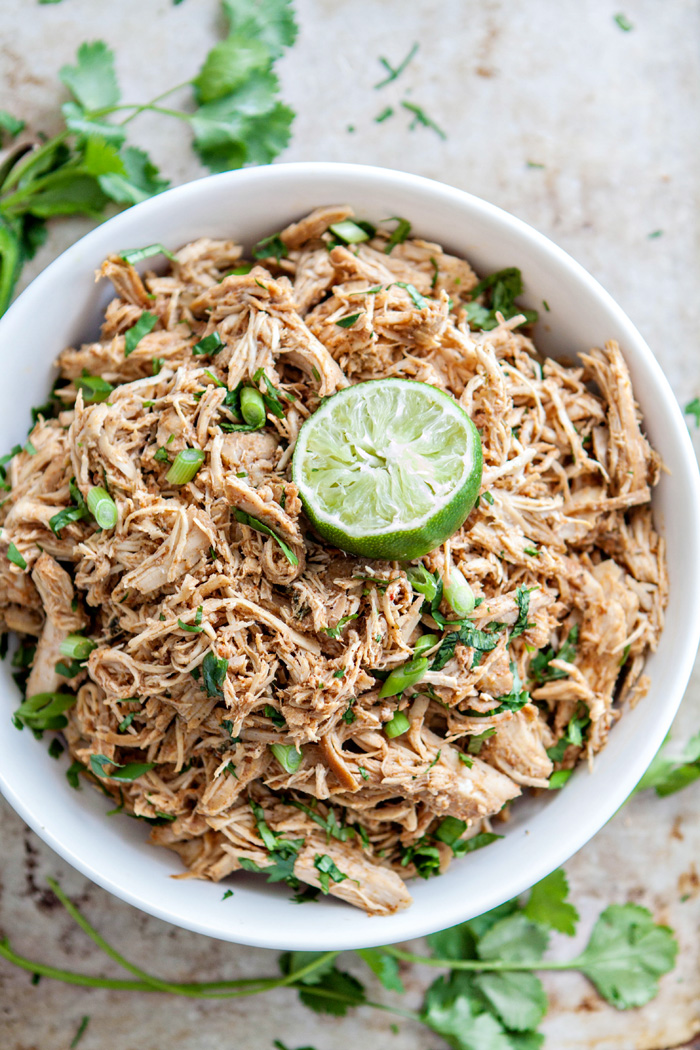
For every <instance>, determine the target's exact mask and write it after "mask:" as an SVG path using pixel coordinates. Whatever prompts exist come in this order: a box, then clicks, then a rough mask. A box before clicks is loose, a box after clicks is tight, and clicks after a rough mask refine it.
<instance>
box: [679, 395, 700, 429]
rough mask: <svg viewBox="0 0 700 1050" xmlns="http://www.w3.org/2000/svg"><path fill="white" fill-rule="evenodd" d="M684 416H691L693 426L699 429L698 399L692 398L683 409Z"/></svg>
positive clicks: (699, 406) (699, 400) (699, 402)
mask: <svg viewBox="0 0 700 1050" xmlns="http://www.w3.org/2000/svg"><path fill="white" fill-rule="evenodd" d="M683 412H684V413H685V415H686V416H693V418H694V419H695V426H696V427H700V397H694V398H693V400H692V401H689V402H688V404H687V405H686V406H685V408H684V409H683Z"/></svg>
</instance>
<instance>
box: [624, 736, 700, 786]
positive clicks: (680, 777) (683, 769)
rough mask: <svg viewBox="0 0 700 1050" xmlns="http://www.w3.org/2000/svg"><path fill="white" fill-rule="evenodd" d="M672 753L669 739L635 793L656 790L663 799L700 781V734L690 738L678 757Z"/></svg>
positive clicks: (662, 746)
mask: <svg viewBox="0 0 700 1050" xmlns="http://www.w3.org/2000/svg"><path fill="white" fill-rule="evenodd" d="M672 751H673V749H672V747H670V746H669V741H668V738H667V739H666V740H665V741H664V743H663V744H662V745H661V747H660V749H659V751H658V752H657V754H656V756H655V757H654V759H653V760H652V762H651V765H650V766H649V768H648V769H647V771H646V773H645V774H644V776H643V777H642V779H641V780H640V781H639V783H638V784H637V787H636V788H635V792H637V791H644V790H645V789H646V788H654V790H655V791H656V794H657V795H660V796H661V797H662V798H663V797H665V796H666V795H673V794H674V793H675V792H676V791H680V790H681V789H682V788H684V787H687V786H688V785H689V784H692V783H693V782H694V781H696V780H698V779H700V733H696V734H695V735H694V736H692V737H691V738H690V740H689V741H688V743H687V744H686V745H685V747H684V748H683V749H682V751H681V752H680V754H678V755H677V757H675V758H674V757H673V753H672ZM669 752H670V753H669Z"/></svg>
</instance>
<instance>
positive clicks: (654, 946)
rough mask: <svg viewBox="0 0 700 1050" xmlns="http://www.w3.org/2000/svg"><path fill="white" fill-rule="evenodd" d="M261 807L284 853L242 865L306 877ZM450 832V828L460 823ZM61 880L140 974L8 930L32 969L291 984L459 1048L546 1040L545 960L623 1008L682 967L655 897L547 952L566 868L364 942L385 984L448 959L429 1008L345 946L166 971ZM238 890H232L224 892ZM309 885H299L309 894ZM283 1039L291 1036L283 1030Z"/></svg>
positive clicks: (244, 991)
mask: <svg viewBox="0 0 700 1050" xmlns="http://www.w3.org/2000/svg"><path fill="white" fill-rule="evenodd" d="M252 808H253V814H254V818H255V821H256V825H257V828H258V832H259V834H260V835H261V838H262V839H263V841H264V842H265V844H266V845H268V846H269V847H274V849H272V851H271V852H270V854H269V855H268V856H269V860H270V861H271V862H272V863H270V864H268V865H266V866H265V867H263V868H262V869H261V868H260V866H259V865H258V864H256V863H255V862H253V861H247V860H245V859H241V864H242V866H243V867H244V868H246V869H247V870H252V871H256V870H262V871H264V873H265V874H266V875H267V877H268V881H271V882H277V881H288V882H291V883H296V884H297V885H298V879H296V878H295V876H294V874H293V869H294V862H295V860H296V857H297V855H298V852H299V850H300V848H301V845H302V844H303V839H298V840H285V839H282V838H280V836H279V835H277V834H276V833H275V832H273V831H272V830H271V829H270V828H269V826H268V825H267V823H266V822H265V817H264V812H263V810H262V807H260V806H259V805H257V804H252ZM452 830H454V829H450V831H452ZM446 837H447V838H449V837H450V832H449V831H447V832H446ZM314 866H315V868H316V870H317V871H318V873H319V877H321V876H325V878H324V879H323V882H324V883H327V888H331V884H332V883H336V884H337V883H338V882H341V881H344V878H345V877H346V876H345V874H344V873H343V872H342V871H341V870H340V869H339V868H338V867H337V865H336V864H335V861H333V859H332V858H331V857H330V856H329V855H328V854H316V855H315V857H314ZM319 881H321V880H320V878H319ZM49 885H50V887H51V889H52V890H53V892H54V894H55V895H56V897H57V898H58V900H59V901H60V903H61V904H62V905H63V907H64V908H65V909H66V911H67V912H68V914H69V915H70V916H71V917H72V918H73V919H74V920H75V922H77V923H78V925H80V927H81V929H82V930H83V932H84V933H86V934H87V936H88V937H90V938H91V940H92V941H93V942H94V943H96V944H97V945H98V947H99V948H100V949H101V950H102V951H105V952H106V953H107V954H108V955H109V956H110V958H111V959H112V960H113V961H114V962H116V963H117V964H118V965H119V966H121V967H122V968H123V969H124V970H126V971H127V973H128V977H127V978H126V979H125V978H116V977H94V976H92V975H87V974H80V973H75V972H74V971H67V970H63V969H59V968H57V967H55V966H49V965H47V964H44V963H41V962H38V961H36V960H33V959H28V958H26V957H24V956H22V955H20V954H19V953H18V952H16V951H15V950H14V949H13V948H12V946H11V945H10V943H9V941H8V940H7V939H5V940H3V941H1V942H0V957H1V958H4V959H5V960H6V961H7V962H9V963H11V964H13V965H15V966H17V967H19V968H21V969H23V970H26V971H28V972H29V973H36V974H39V975H40V976H42V977H46V978H50V979H53V980H58V981H63V982H68V983H70V984H73V985H76V984H77V985H80V984H84V985H85V986H89V987H99V988H110V989H114V990H124V991H127V990H130V991H149V992H153V991H159V992H164V993H168V994H170V995H179V996H186V997H188V998H195V999H233V998H240V997H242V996H247V995H254V994H258V993H261V992H265V991H268V990H271V989H273V988H281V987H286V988H289V989H291V990H293V991H296V992H297V993H298V994H299V998H300V1000H301V1002H302V1003H303V1004H304V1005H305V1006H306V1007H308V1008H309V1009H310V1010H313V1011H314V1012H316V1013H320V1014H331V1015H334V1016H337V1017H344V1016H346V1015H347V1013H348V1010H351V1009H353V1008H354V1007H358V1006H366V1007H375V1008H378V1009H380V1010H383V1011H388V1012H390V1013H394V1014H397V1015H399V1016H401V1017H405V1018H409V1019H411V1020H413V1021H417V1022H422V1023H423V1024H424V1025H425V1026H426V1027H427V1028H429V1029H430V1030H431V1031H432V1032H434V1033H436V1034H438V1035H440V1036H442V1037H443V1038H444V1039H445V1040H446V1042H447V1043H448V1044H449V1045H450V1046H451V1047H453V1048H455V1050H475V1048H477V1047H478V1048H479V1050H482V1048H485V1047H486V1046H490V1047H494V1048H495V1047H498V1048H499V1050H522V1048H524V1047H532V1048H535V1047H540V1046H541V1045H542V1035H541V1033H540V1032H539V1031H538V1027H539V1024H540V1022H541V1020H542V1018H543V1017H544V1015H545V1013H546V1011H547V1006H548V1003H547V995H546V992H545V990H544V987H543V985H542V982H541V981H540V979H539V977H538V976H537V974H538V973H539V972H542V971H547V970H549V971H555V972H556V971H562V970H575V971H578V972H580V973H582V974H583V975H584V976H586V977H587V978H588V980H590V981H591V983H592V984H593V985H594V986H595V988H596V989H597V991H598V993H599V994H600V996H601V997H602V998H603V999H605V1000H606V1001H607V1002H608V1003H610V1004H611V1005H612V1006H614V1007H615V1008H616V1009H618V1010H626V1009H631V1008H634V1007H638V1006H642V1005H644V1004H645V1003H647V1002H649V1000H650V999H652V998H653V997H654V996H655V995H656V994H657V992H658V987H659V979H660V978H661V977H662V976H663V975H664V974H666V973H668V972H669V971H670V970H672V969H673V966H674V964H675V959H676V952H677V949H678V946H677V943H676V940H675V938H674V936H673V933H672V931H671V930H670V929H669V928H668V927H667V926H662V925H658V924H657V923H655V922H654V919H653V917H652V915H651V913H650V912H649V911H648V910H647V909H646V908H643V907H640V906H639V905H637V904H612V905H610V906H609V907H607V908H606V909H605V910H604V911H603V912H602V913H601V915H600V916H599V917H598V919H597V921H596V922H595V924H594V925H593V928H592V930H591V934H590V937H589V939H588V943H587V945H586V947H585V948H584V949H583V951H582V952H580V953H579V954H578V955H576V956H574V957H573V958H570V959H567V960H563V961H561V960H559V959H549V958H547V957H546V952H547V948H548V946H549V939H550V935H551V933H552V932H553V931H555V932H558V933H563V934H566V935H568V936H573V935H574V933H575V932H576V927H577V924H578V921H579V916H578V912H577V911H576V908H575V907H574V906H573V905H572V904H571V903H570V902H569V900H568V892H569V888H568V884H567V880H566V876H565V875H564V873H563V872H562V871H556V872H553V873H552V874H551V875H548V876H547V877H546V878H545V879H543V880H542V881H541V882H539V883H538V884H537V885H536V886H535V887H533V889H532V890H531V891H530V893H529V895H528V896H527V899H526V900H525V901H519V900H511V901H508V902H506V903H505V904H502V905H501V906H500V907H498V908H494V909H493V911H490V912H487V913H486V914H484V915H480V916H478V917H477V918H474V919H471V920H469V921H468V922H463V923H460V924H458V925H457V926H452V927H451V928H450V929H447V930H443V931H442V932H441V933H436V934H433V935H431V936H430V937H428V946H429V949H430V954H429V955H419V954H416V953H413V952H407V951H403V950H402V949H399V948H396V947H394V946H392V945H386V946H384V947H382V948H369V949H362V950H360V951H358V952H357V955H358V956H359V958H360V959H361V960H362V962H363V963H364V964H365V965H366V966H367V967H368V969H369V970H370V971H371V973H372V974H373V975H374V976H375V977H377V978H378V979H379V981H380V983H381V985H382V986H383V987H384V988H385V989H386V990H387V991H389V992H391V993H394V994H399V995H400V994H402V993H403V991H404V986H403V983H402V981H401V979H400V977H399V968H398V967H399V963H412V964H415V965H420V966H428V967H437V968H439V969H443V970H446V971H447V973H446V974H445V975H442V976H440V977H438V979H437V980H436V981H434V982H433V983H432V984H431V985H430V987H429V988H428V990H427V992H426V994H425V997H424V1000H423V1004H422V1007H421V1009H420V1011H419V1012H416V1011H413V1010H408V1009H405V1008H403V1007H401V1006H397V1005H393V1004H391V1003H386V1002H375V1001H373V1000H371V999H370V998H369V997H368V995H367V991H366V989H365V986H364V985H363V983H362V982H361V981H360V980H358V978H357V977H355V976H353V975H351V974H349V973H347V972H346V971H344V970H342V969H340V968H339V967H338V965H337V959H338V956H339V955H340V952H337V951H330V952H307V951H293V952H285V953H284V954H283V955H282V956H280V959H279V969H280V974H281V975H280V976H276V977H275V976H273V977H260V978H256V979H252V978H243V979H241V980H235V981H220V982H218V981H217V982H215V983H204V984H199V983H196V982H185V983H180V982H175V981H168V980H164V979H162V978H159V977H156V976H154V975H152V974H150V973H148V972H147V971H146V970H144V969H142V968H141V967H139V966H137V965H135V964H134V963H132V962H131V961H130V960H128V959H126V958H125V957H124V956H123V955H122V954H121V952H119V951H118V950H117V949H116V948H114V947H113V946H112V945H110V944H108V943H107V942H106V941H105V940H104V938H103V937H102V936H101V935H100V934H99V933H98V932H97V930H95V928H94V927H93V926H92V925H91V923H90V922H89V921H88V919H87V918H86V917H85V916H84V915H83V914H82V912H80V911H79V910H78V908H77V907H76V905H75V904H74V903H73V902H72V901H71V900H70V899H69V898H68V897H67V896H66V894H65V893H64V892H63V890H62V889H61V887H60V886H59V885H58V883H56V882H55V881H54V880H52V879H49ZM228 896H230V894H228V893H226V894H224V899H226V897H228ZM308 896H309V895H308V894H305V893H303V894H299V899H308ZM233 900H234V903H235V898H233ZM276 1045H278V1046H279V1045H281V1046H283V1045H284V1044H280V1043H279V1041H277V1042H276Z"/></svg>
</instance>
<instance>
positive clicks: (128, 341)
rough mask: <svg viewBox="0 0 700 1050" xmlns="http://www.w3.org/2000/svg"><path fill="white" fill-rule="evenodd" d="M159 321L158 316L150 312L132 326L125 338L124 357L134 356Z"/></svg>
mask: <svg viewBox="0 0 700 1050" xmlns="http://www.w3.org/2000/svg"><path fill="white" fill-rule="evenodd" d="M159 321H160V317H159V316H158V314H153V313H151V312H150V311H149V310H144V311H143V313H142V314H141V316H140V317H139V319H138V321H137V322H136V324H134V325H132V326H131V328H129V330H128V331H127V332H126V334H125V336H124V357H128V356H129V354H133V352H134V350H135V349H136V347H137V346H138V345H139V343H140V342H141V340H142V339H143V337H144V336H145V335H148V333H149V332H152V331H153V329H154V328H155V326H156V325H157V324H158V322H159Z"/></svg>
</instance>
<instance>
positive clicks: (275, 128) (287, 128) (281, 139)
mask: <svg viewBox="0 0 700 1050" xmlns="http://www.w3.org/2000/svg"><path fill="white" fill-rule="evenodd" d="M294 117H295V113H294V110H293V109H291V108H290V107H289V106H286V105H285V104H284V103H283V102H277V103H276V104H275V106H274V107H273V108H272V109H271V110H270V112H269V113H266V114H264V115H263V116H260V117H256V118H254V119H252V120H250V121H249V122H248V124H247V127H246V163H247V164H270V163H271V162H272V161H273V160H274V159H275V157H276V156H277V155H278V154H279V153H281V152H282V150H283V149H286V147H287V146H288V145H289V140H290V138H291V137H292V124H293V122H294Z"/></svg>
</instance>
